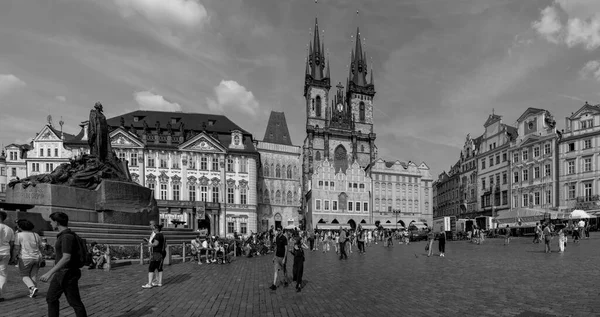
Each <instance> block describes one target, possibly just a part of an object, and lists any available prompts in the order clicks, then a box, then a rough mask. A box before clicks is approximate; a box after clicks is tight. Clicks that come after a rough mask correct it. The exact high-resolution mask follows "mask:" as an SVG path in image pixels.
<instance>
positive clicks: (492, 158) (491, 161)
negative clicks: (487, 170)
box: [489, 156, 494, 167]
mask: <svg viewBox="0 0 600 317" xmlns="http://www.w3.org/2000/svg"><path fill="white" fill-rule="evenodd" d="M489 160H490V167H492V166H494V157H493V156H490V157H489Z"/></svg>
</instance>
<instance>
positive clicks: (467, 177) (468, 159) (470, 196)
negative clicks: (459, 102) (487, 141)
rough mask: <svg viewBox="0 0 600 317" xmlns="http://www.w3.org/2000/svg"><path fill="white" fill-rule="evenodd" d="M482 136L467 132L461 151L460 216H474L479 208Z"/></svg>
mask: <svg viewBox="0 0 600 317" xmlns="http://www.w3.org/2000/svg"><path fill="white" fill-rule="evenodd" d="M481 139H482V136H479V137H477V138H475V139H473V138H471V135H470V134H467V138H466V140H465V144H464V145H463V149H462V151H461V152H460V159H459V164H460V188H459V195H460V218H466V217H469V218H471V217H473V216H474V215H475V214H476V213H477V211H478V210H479V206H478V205H477V197H479V191H478V186H477V185H478V184H479V182H478V179H477V172H478V164H477V156H478V155H479V146H480V144H481Z"/></svg>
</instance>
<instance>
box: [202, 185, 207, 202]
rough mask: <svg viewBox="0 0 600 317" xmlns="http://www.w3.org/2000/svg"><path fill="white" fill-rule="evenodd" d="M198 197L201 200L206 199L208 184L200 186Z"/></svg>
mask: <svg viewBox="0 0 600 317" xmlns="http://www.w3.org/2000/svg"><path fill="white" fill-rule="evenodd" d="M200 198H201V199H202V201H208V199H207V198H208V186H200Z"/></svg>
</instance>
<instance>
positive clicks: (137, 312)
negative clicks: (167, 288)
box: [113, 306, 154, 317]
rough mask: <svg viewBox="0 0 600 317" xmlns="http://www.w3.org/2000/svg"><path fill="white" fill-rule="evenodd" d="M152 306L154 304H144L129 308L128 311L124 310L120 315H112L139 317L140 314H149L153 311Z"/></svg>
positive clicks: (117, 316)
mask: <svg viewBox="0 0 600 317" xmlns="http://www.w3.org/2000/svg"><path fill="white" fill-rule="evenodd" d="M152 308H154V306H144V307H140V308H139V309H136V310H130V311H128V312H124V313H122V314H121V315H114V316H113V317H140V316H149V315H151V314H152V313H153V311H152Z"/></svg>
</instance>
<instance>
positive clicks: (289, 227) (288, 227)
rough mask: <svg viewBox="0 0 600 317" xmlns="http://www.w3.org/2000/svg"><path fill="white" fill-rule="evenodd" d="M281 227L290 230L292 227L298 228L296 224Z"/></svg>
mask: <svg viewBox="0 0 600 317" xmlns="http://www.w3.org/2000/svg"><path fill="white" fill-rule="evenodd" d="M283 229H290V230H293V229H298V227H297V226H296V225H287V226H286V227H285V228H283Z"/></svg>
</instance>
